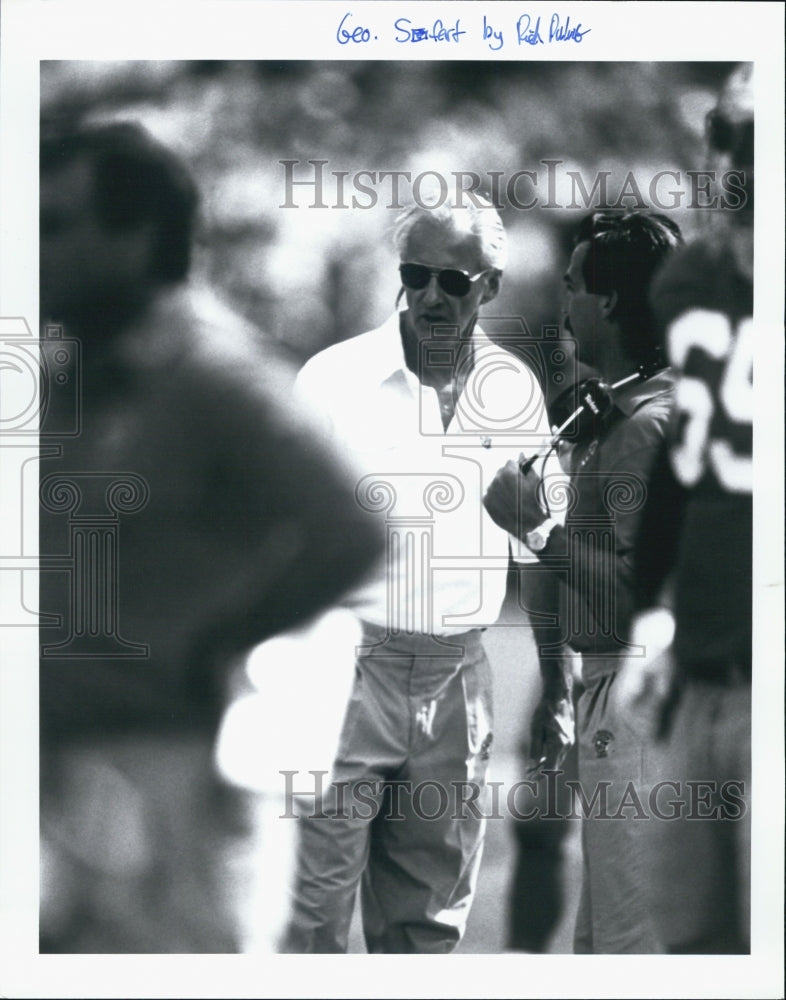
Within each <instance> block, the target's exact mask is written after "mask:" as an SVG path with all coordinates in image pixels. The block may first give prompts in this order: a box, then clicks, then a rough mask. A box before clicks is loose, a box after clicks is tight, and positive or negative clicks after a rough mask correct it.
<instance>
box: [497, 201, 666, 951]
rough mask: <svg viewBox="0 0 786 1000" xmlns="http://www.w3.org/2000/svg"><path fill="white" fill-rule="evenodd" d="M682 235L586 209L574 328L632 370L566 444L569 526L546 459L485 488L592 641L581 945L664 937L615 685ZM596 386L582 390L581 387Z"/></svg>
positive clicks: (578, 643)
mask: <svg viewBox="0 0 786 1000" xmlns="http://www.w3.org/2000/svg"><path fill="white" fill-rule="evenodd" d="M679 243H680V236H679V230H678V229H677V227H676V226H675V225H674V224H673V223H672V222H671V221H670V220H668V219H666V218H665V217H664V216H657V215H644V214H630V215H623V214H618V215H617V214H613V213H607V214H603V213H595V214H593V215H592V216H589V217H588V218H587V219H585V221H584V222H583V223H582V225H581V226H580V227H579V230H578V233H577V235H576V240H575V249H574V251H573V254H572V256H571V259H570V264H569V266H568V269H567V271H566V273H565V275H564V278H563V282H564V295H565V303H564V325H565V329H566V330H567V332H568V333H570V334H571V335H572V336H573V337H574V338H575V341H576V349H577V352H578V357H579V360H580V361H581V362H582V363H583V364H586V365H589V366H590V367H591V368H593V369H595V370H596V371H598V372H599V373H600V374H601V376H602V377H603V379H604V380H605V383H606V384H607V385H608V386H613V385H615V384H616V383H617V382H621V381H622V380H624V379H628V377H629V376H633V378H631V379H630V381H626V382H625V384H624V385H622V386H620V387H619V388H618V389H617V390H616V391H614V392H613V393H612V394H609V393H608V392H600V391H599V392H597V393H596V394H595V396H594V397H593V396H591V398H592V399H593V405H592V406H589V405H588V411H587V412H585V413H584V414H583V415H582V418H583V419H582V421H581V424H580V428H581V431H580V435H579V439H578V440H577V441H576V442H575V443H574V444H573V446H572V448H570V449H569V451H567V452H566V453H565V454H564V455H563V463H564V464H565V466H566V471H569V473H570V500H569V508H568V513H567V517H566V521H565V525H564V526H562V525H560V524H558V523H556V522H555V521H554V519H553V518H550V517H548V516H547V514H546V512H545V511H544V509H543V507H542V485H541V481H540V477H539V475H538V471H537V468H538V467H537V466H533V467H532V468H530V469H527V468H526V466H523V467H520V466H519V463H516V462H509V463H508V464H507V465H506V467H505V468H504V469H502V470H501V471H500V473H499V475H498V476H497V477H496V478H495V480H494V482H493V483H492V484H491V486H490V488H489V490H488V493H487V495H486V498H485V504H486V507H487V509H488V511H489V513H490V514H491V516H492V517H493V518H494V520H495V521H496V522H497V523H498V524H500V525H501V526H502V527H504V528H506V529H507V530H509V531H511V532H514V533H516V534H517V535H518V537H519V538H521V539H522V540H523V541H525V542H526V544H527V545H528V546H529V547H530V548H531V549H532V551H533V552H535V553H537V556H538V558H539V559H540V560H541V562H542V563H543V565H544V566H547V567H551V569H553V571H554V572H555V573H558V574H560V576H561V578H562V580H563V588H562V589H563V598H564V600H563V602H562V606H561V622H562V627H563V634H564V638H565V640H566V642H567V643H568V644H569V645H570V647H571V648H572V649H573V650H575V651H576V652H578V653H580V654H581V674H582V681H583V685H584V691H583V693H582V695H581V697H580V699H579V702H578V718H577V744H578V755H579V782H580V784H581V788H582V791H583V794H584V796H585V798H586V803H587V805H586V807H582V808H583V812H584V818H583V821H582V846H583V859H584V872H583V880H582V890H581V900H580V905H579V913H578V917H577V924H576V931H575V940H574V947H575V950H576V951H577V952H581V953H586V952H592V953H621V952H634V953H635V952H657V951H661V950H662V947H661V944H660V941H659V938H658V935H657V931H656V928H655V926H654V923H653V920H652V914H651V908H650V904H649V902H648V899H647V893H646V890H647V879H646V876H645V875H644V871H645V862H646V847H645V844H644V841H643V832H644V831H643V827H644V826H646V823H644V822H639V821H636V820H633V819H632V816H631V813H632V812H634V811H635V801H636V800H637V799H638V798H639V797H640V796H641V794H643V789H644V788H645V787H646V783H647V772H646V757H645V749H644V737H643V735H642V733H640V732H639V731H637V730H636V728H634V727H633V726H632V725H631V722H630V719H628V718H626V717H625V716H624V715H623V714H621V713H619V712H618V711H615V708H614V698H613V690H614V686H615V682H616V680H617V672H618V670H619V667H620V666H621V664H622V658H623V656H624V654H625V652H626V650H627V643H626V637H627V634H628V630H629V628H630V619H631V614H632V612H633V610H634V592H635V590H634V588H635V573H634V564H633V549H634V542H635V538H636V532H637V530H638V522H639V518H640V514H641V508H642V505H643V503H644V499H645V497H646V492H647V480H648V478H649V474H650V471H651V467H652V464H653V462H654V460H655V457H656V455H657V454H658V451H659V448H660V446H661V443H662V441H663V439H664V435H665V433H666V426H667V422H668V417H669V412H670V409H671V404H672V398H673V378H672V376H671V374H670V373H669V372H668V371H667V370H665V369H664V365H663V362H662V361H661V359H660V357H659V355H658V353H657V341H656V335H655V324H654V321H653V318H652V315H651V312H650V310H649V308H648V305H647V291H648V287H649V283H650V280H651V278H652V276H653V274H654V273H655V271H656V270H657V269H658V267H659V266H660V265H661V264H662V263H663V262H664V260H665V259H666V258H667V257H668V256H669V254H670V253H671V252H672V251H673V250H674V249H675V248H676V247H677V246H678V244H679ZM588 394H589V393H588V391H580V392H579V393H578V396H579V399H583V398H586V396H587V395H588ZM590 395H591V394H590ZM542 662H543V661H542ZM631 799H632V801H633V808H631V801H630V800H631ZM644 800H645V801H646V795H644ZM614 817H616V818H614ZM544 822H545V821H544Z"/></svg>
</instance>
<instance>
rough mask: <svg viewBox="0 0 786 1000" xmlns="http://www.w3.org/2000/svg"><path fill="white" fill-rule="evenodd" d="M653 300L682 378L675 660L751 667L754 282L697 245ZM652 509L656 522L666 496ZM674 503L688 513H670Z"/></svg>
mask: <svg viewBox="0 0 786 1000" xmlns="http://www.w3.org/2000/svg"><path fill="white" fill-rule="evenodd" d="M652 300H653V305H654V308H655V312H656V316H657V317H658V321H659V326H660V328H661V330H662V331H663V333H664V339H665V343H666V347H667V351H668V355H669V360H670V362H671V364H672V365H673V366H674V368H675V370H676V371H677V373H678V382H677V389H676V393H675V402H674V412H673V415H672V423H671V433H670V438H669V446H668V465H669V468H670V474H671V476H672V477H673V482H672V484H671V486H670V487H669V490H668V491H667V493H666V494H665V495H668V496H669V497H671V498H672V500H671V501H670V502H673V498H674V497H681V502H680V503H679V504H678V505H676V506H672V507H671V508H670V507H669V506H668V505H666V506H664V507H661V509H660V515H661V517H662V518H664V519H666V520H668V519H672V520H674V521H677V520H679V527H677V525H672V528H673V529H674V530H676V531H677V537H676V543H675V545H674V546H673V547H674V549H676V553H675V566H674V569H675V576H674V610H675V619H676V633H675V641H674V647H675V652H676V655H677V658H678V661H679V662H680V663H681V664H682V665H683V667H684V668H686V669H687V670H688V672H710V673H711V671H712V669H713V664H718V665H719V664H721V663H723V664H727V665H728V664H731V665H734V666H737V667H740V668H742V669H745V670H750V661H751V603H752V520H753V519H752V437H753V430H752V412H753V381H752V378H753V371H752V368H753V358H752V347H753V345H752V324H753V320H752V300H753V290H752V286H751V282H750V281H749V280H747V279H746V278H745V277H744V276H743V275H741V274H740V272H739V269H738V268H737V266H736V262H735V260H734V257H733V255H732V254H731V253H730V252H728V251H727V250H724V249H721V250H717V249H715V248H713V247H709V246H707V245H705V244H695V245H693V246H691V247H689V248H687V249H686V250H685V251H683V252H682V253H681V254H679V255H678V256H677V257H675V258H673V259H672V260H671V261H670V262H669V263H668V264H667V265H666V267H665V268H664V270H663V271H662V272H661V274H660V275H659V276H658V278H657V279H656V281H655V282H654V284H653V289H652ZM652 504H653V511H652V513H653V515H654V517H655V518H657V516H658V513H659V511H658V498H657V496H653V498H652ZM677 506H678V507H680V508H682V509H681V516H677V515H674V514H673V512H674V510H676V509H677ZM652 524H653V517H650V518H648V525H649V528H650V530H652ZM664 527H665V531H666V534H667V535H668V533H669V528H668V525H666V526H664ZM653 543H657V540H656V539H653V538H652V537H650V538H649V539H644V540H643V544H644V545H652V544H653ZM666 548H668V546H666Z"/></svg>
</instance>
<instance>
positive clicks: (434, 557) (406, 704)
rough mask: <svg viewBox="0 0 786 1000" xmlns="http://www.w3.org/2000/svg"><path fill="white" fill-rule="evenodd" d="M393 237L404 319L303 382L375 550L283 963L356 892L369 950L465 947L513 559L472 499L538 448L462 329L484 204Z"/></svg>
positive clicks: (393, 320)
mask: <svg viewBox="0 0 786 1000" xmlns="http://www.w3.org/2000/svg"><path fill="white" fill-rule="evenodd" d="M395 244H396V249H397V251H398V253H399V256H400V265H399V273H400V276H401V282H402V286H403V287H402V290H401V293H400V294H399V301H401V299H402V297H404V299H405V308H403V309H402V310H401V311H400V312H396V313H394V314H393V316H392V317H390V318H389V319H388V320H387V322H385V323H384V324H383V325H382V326H381V327H379V328H378V329H376V330H373V331H371V332H370V333H365V334H362V335H361V336H359V337H355V338H353V339H351V340H348V341H345V342H343V343H339V344H337V345H334V346H333V347H330V348H328V349H327V350H326V351H323V352H322V353H321V354H319V355H317V356H316V357H315V358H313V359H312V360H311V361H310V362H308V364H307V365H306V366H305V368H304V369H303V371H302V372H301V374H300V376H299V384H300V388H301V389H302V390H303V392H304V394H305V395H306V396H307V397H308V398H309V399H310V400H311V402H312V404H314V405H315V406H316V408H317V409H318V410H319V411H321V412H322V413H323V414H324V415H325V416H326V417H327V418H328V419H329V421H330V424H331V426H332V430H333V433H334V434H335V435H336V437H337V438H338V439H340V440H341V441H342V442H343V443H344V444H345V445H348V446H349V448H350V450H351V451H352V452H353V453H354V454H355V455H356V457H357V459H358V460H359V461H360V462H361V463H362V466H363V468H365V469H367V470H368V473H369V474H368V475H367V476H365V477H364V478H363V479H362V480H361V481H360V482H359V483H358V487H357V490H356V495H357V496H358V498H359V499H360V502H361V504H363V505H365V506H367V507H368V508H369V509H372V508H373V509H376V510H377V511H378V512H379V516H380V517H381V518H382V517H384V518H385V522H386V527H387V532H388V547H387V554H386V558H385V560H383V561H381V562H380V564H379V566H378V568H377V571H376V573H375V574H374V575H372V576H371V577H370V578H369V579H368V581H367V584H366V585H365V586H364V587H362V588H361V589H360V590H359V591H357V592H356V593H355V594H354V599H353V609H354V611H355V613H356V614H357V616H358V618H359V619H360V621H361V623H362V626H363V638H362V640H361V646H360V647H359V648H358V650H357V651H356V653H357V656H356V675H355V684H354V689H353V692H352V695H351V698H350V701H349V706H348V709H347V713H346V717H345V720H344V725H343V729H342V733H341V737H340V740H339V749H338V754H337V758H336V760H335V763H334V767H333V773H332V782H331V784H330V785H329V786H328V787H327V788H326V790H324V792H323V793H322V794H321V795H319V794H316V795H312V798H311V799H310V800H309V801H308V803H307V809H308V810H309V811H310V813H311V815H309V816H306V817H302V818H301V823H300V828H301V834H302V844H301V851H300V857H299V866H298V867H299V870H298V876H297V884H296V886H295V892H294V904H293V906H294V910H293V915H292V920H291V923H290V928H289V934H288V938H287V942H286V945H285V947H286V950H288V951H291V952H342V951H346V949H347V939H348V931H349V925H350V921H351V917H352V912H353V908H354V901H355V894H356V889H357V886H358V883H359V882H361V880H362V911H363V929H364V934H365V940H366V945H367V947H368V950H369V951H370V952H392V953H407V952H420V953H444V952H449V951H451V950H452V949H453V948H454V947H455V946H456V945H457V943H458V942H459V941H460V939H461V936H462V933H463V931H464V927H465V924H466V919H467V916H468V913H469V908H470V905H471V901H472V897H473V892H474V887H475V882H476V878H477V873H478V866H479V863H480V856H481V849H482V843H483V833H484V790H485V775H486V769H487V761H488V757H489V747H490V744H491V740H492V733H491V729H492V708H491V678H490V670H489V664H488V661H487V659H486V655H485V652H484V649H483V645H482V641H481V636H482V632H483V629H484V627H485V626H487V625H490V624H493V623H494V622H495V621H496V619H497V617H498V615H499V612H500V609H501V606H502V602H503V599H504V595H505V583H506V569H507V565H508V557H509V551H510V550H509V539H508V535H507V534H506V533H505V531H503V530H501V529H499V528H497V526H496V525H494V523H493V522H492V521H491V519H490V518H489V517H488V516H487V515H486V513H485V511H484V510H483V506H482V503H481V498H482V496H483V492H484V489H485V486H486V485H487V484H488V482H490V480H491V478H492V476H493V474H494V472H495V471H496V470H497V469H498V468H499V466H500V465H501V464H503V463H504V461H505V459H506V458H507V457H508V456H509V454H510V452H511V451H513V450H514V449H515V454H518V453H519V451H520V450H521V449H522V448H527V449H534V448H536V447H537V446H538V445H539V444H541V443H542V441H543V440H544V439H545V438H547V436H548V421H547V417H546V414H545V408H544V403H543V396H542V393H541V389H540V386H539V384H538V382H537V380H536V379H535V377H534V375H533V374H532V372H531V371H530V369H529V368H528V367H527V366H526V365H525V364H524V363H523V362H522V361H521V360H519V359H518V358H516V357H514V356H513V355H512V354H510V353H509V352H507V351H505V350H503V349H502V348H500V347H499V346H497V345H495V344H494V343H492V342H491V341H490V340H489V339H488V338H487V337H486V336H485V335H484V334H483V332H482V331H481V330H480V328H479V327H478V325H477V323H476V321H477V318H478V311H479V309H480V307H481V306H482V305H484V304H485V303H488V302H491V301H492V300H493V299H494V298H495V296H496V295H497V293H498V291H499V288H500V281H501V277H502V269H503V267H504V254H505V232H504V229H503V227H502V223H501V220H500V218H499V216H498V214H497V212H496V211H495V210H494V208H493V207H492V206H490V205H488V206H484V207H475V206H472V207H465V208H457V207H454V206H448V205H445V206H442V207H440V208H433V209H426V208H422V207H412V208H410V209H406V210H405V211H404V212H403V213H402V214H401V215H400V216H399V219H398V224H397V228H396V236H395ZM305 778H306V776H303V775H300V776H298V780H299V781H300V782H301V784H302V783H303V782H304V779H305ZM312 788H313V783H312ZM294 791H295V792H298V791H308V787H307V786H306V787H304V788H301V787H295V788H294ZM315 791H316V792H319V789H316V790H315Z"/></svg>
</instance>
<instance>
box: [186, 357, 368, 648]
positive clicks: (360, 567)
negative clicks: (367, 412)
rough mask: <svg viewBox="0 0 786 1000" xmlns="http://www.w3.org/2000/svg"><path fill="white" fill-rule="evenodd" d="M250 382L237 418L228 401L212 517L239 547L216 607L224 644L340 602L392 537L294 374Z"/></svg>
mask: <svg viewBox="0 0 786 1000" xmlns="http://www.w3.org/2000/svg"><path fill="white" fill-rule="evenodd" d="M241 388H243V390H244V391H242V392H239V394H238V396H237V397H236V399H235V405H234V408H233V411H232V416H231V418H230V420H227V418H226V409H227V408H226V406H225V405H222V406H221V407H220V412H221V414H222V415H223V423H222V424H221V426H220V429H219V428H216V431H215V433H216V434H219V433H220V436H221V438H222V439H223V440H224V441H225V442H227V441H229V442H231V445H230V449H229V452H228V453H226V454H225V457H224V461H223V468H222V469H221V470H220V471H217V472H215V473H214V474H215V475H216V477H217V478H219V479H220V480H221V487H220V490H219V493H220V496H221V497H222V504H221V507H220V509H219V510H216V511H215V512H213V516H214V517H218V518H219V519H220V522H221V523H220V524H219V528H220V530H222V531H223V532H225V534H226V537H227V541H228V544H231V545H234V546H236V547H237V549H238V558H237V571H236V573H235V574H234V576H233V578H232V581H231V586H226V587H224V588H223V592H222V593H221V594H220V595H217V600H216V604H215V607H214V608H213V609H212V623H211V626H210V631H211V633H212V636H211V641H212V642H215V643H218V644H220V645H221V646H222V648H223V650H224V652H231V651H240V650H243V649H246V648H249V647H250V646H252V645H255V644H256V643H259V642H261V641H262V640H264V639H266V638H268V637H270V636H271V635H274V634H276V633H278V632H280V631H283V630H285V629H288V628H291V627H293V626H297V625H300V624H303V623H305V622H307V621H308V620H309V618H311V617H312V616H313V615H315V614H316V613H317V612H319V611H320V610H322V609H323V608H326V607H328V606H330V605H333V604H336V603H338V602H339V600H340V598H341V597H342V595H343V594H344V593H345V592H346V591H347V590H348V589H349V588H350V587H351V586H352V585H353V584H355V583H357V582H358V580H359V579H360V578H361V576H362V575H363V574H364V573H365V571H367V570H368V569H369V568H370V566H371V564H372V563H373V562H374V560H375V559H376V558H377V557H378V556H379V554H380V552H381V549H382V546H383V536H382V533H381V530H380V528H379V525H378V523H377V522H376V520H375V519H374V518H373V517H372V515H370V514H368V513H367V512H366V511H364V510H363V509H362V508H361V507H360V505H359V504H358V502H357V500H356V497H355V485H356V481H357V476H356V474H355V472H354V470H353V469H352V467H351V465H350V464H349V462H348V460H347V458H346V456H344V455H343V454H341V453H340V452H339V450H338V449H337V448H336V446H335V445H334V443H333V442H331V441H330V440H329V439H328V437H327V436H326V434H325V433H324V430H323V428H322V427H320V426H319V423H318V422H316V421H315V420H314V419H313V417H312V416H311V415H310V414H309V413H307V412H305V410H304V409H303V408H302V407H301V406H300V405H299V403H298V401H297V399H296V397H295V395H294V393H293V391H292V387H291V381H290V382H289V383H288V384H287V383H286V380H284V382H283V385H282V384H276V385H274V384H273V379H271V378H270V377H269V373H268V377H267V378H266V381H265V382H263V383H261V384H259V383H257V384H254V385H253V386H249V384H248V381H247V380H244V382H241ZM225 448H226V445H225ZM204 631H205V633H206V632H207V631H208V629H205V630H204ZM206 641H207V640H206Z"/></svg>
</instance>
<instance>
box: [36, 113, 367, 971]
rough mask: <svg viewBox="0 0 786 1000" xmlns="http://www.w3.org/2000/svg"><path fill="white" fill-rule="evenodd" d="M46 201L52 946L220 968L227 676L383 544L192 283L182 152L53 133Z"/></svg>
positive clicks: (281, 393) (329, 595) (253, 355)
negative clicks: (198, 958)
mask: <svg viewBox="0 0 786 1000" xmlns="http://www.w3.org/2000/svg"><path fill="white" fill-rule="evenodd" d="M40 203H41V258H40V267H41V273H40V279H41V316H42V319H43V320H44V321H46V324H47V326H46V330H47V335H46V339H45V343H44V347H43V354H44V359H43V360H44V363H45V365H46V369H47V372H48V374H49V381H48V383H47V385H46V386H45V387H44V390H45V391H48V397H44V398H45V404H46V406H45V410H44V413H43V416H42V461H41V490H40V495H41V521H40V551H41V568H42V572H41V595H40V607H41V611H42V615H43V618H42V623H41V629H40V643H41V658H40V732H41V834H42V885H41V889H42V903H41V949H42V950H43V951H59V952H221V951H232V950H235V949H236V947H237V942H236V940H235V936H234V926H233V916H232V909H233V903H232V900H231V898H230V897H231V895H232V892H231V890H232V886H231V885H229V884H228V876H227V870H226V869H224V870H223V871H222V870H221V865H220V860H221V848H222V846H225V845H226V841H227V836H228V832H231V828H230V827H229V826H228V824H227V814H226V812H225V811H224V809H222V804H224V805H226V797H227V795H228V792H227V789H226V788H222V786H221V785H220V784H219V782H218V781H217V779H216V777H215V773H214V769H213V763H212V753H213V739H214V731H215V727H216V724H217V721H218V719H219V716H220V713H221V710H222V707H223V704H224V697H225V693H226V692H225V690H224V681H225V678H226V674H227V672H228V670H229V668H230V666H231V665H232V663H233V660H234V657H235V656H237V655H239V654H241V653H242V652H243V651H244V650H246V649H248V648H249V647H250V646H251V645H253V644H254V643H257V642H259V641H261V640H262V639H264V638H266V637H267V636H270V635H272V634H274V633H276V632H279V631H280V630H282V629H284V628H287V627H289V626H293V625H295V624H298V623H301V622H303V621H305V620H306V619H307V618H308V617H309V616H310V615H311V614H313V613H314V612H316V611H317V610H319V609H320V608H322V607H323V606H325V605H327V604H328V603H329V602H331V601H332V600H334V599H335V598H337V597H338V596H339V595H340V594H341V592H342V591H343V590H344V589H345V588H346V587H347V586H348V585H350V584H351V583H354V581H355V580H356V579H357V578H358V577H359V575H360V574H361V572H362V571H363V570H364V569H365V568H366V566H367V564H368V563H369V561H370V560H371V559H373V557H374V556H375V555H376V553H377V552H378V551H379V547H380V541H379V536H378V534H377V533H376V531H375V530H374V528H373V526H372V525H370V523H369V519H368V515H367V514H365V513H364V512H363V511H362V510H360V508H359V507H358V505H357V504H356V503H355V499H354V495H353V491H352V486H351V480H350V478H349V472H348V469H346V468H344V467H342V461H341V460H340V459H339V458H338V457H337V456H336V454H335V453H334V452H333V450H332V449H331V448H330V446H329V444H328V443H327V442H326V440H325V439H324V438H322V437H321V436H320V433H319V432H318V430H317V429H316V428H315V427H314V426H313V425H312V424H311V423H310V422H307V421H306V420H305V419H304V417H303V416H302V414H300V413H299V412H298V411H297V410H296V409H295V407H294V404H293V402H292V396H291V379H290V374H289V372H288V370H287V368H286V367H285V366H284V365H283V364H282V363H281V362H280V361H279V360H277V359H276V357H275V355H274V352H273V350H272V349H271V348H270V347H268V346H264V345H263V344H262V343H261V342H260V338H259V334H258V333H257V332H256V331H255V330H253V329H251V328H250V327H249V326H248V324H246V323H245V322H244V321H242V320H240V319H239V318H238V317H237V316H235V315H233V314H232V313H230V312H228V311H227V310H226V309H225V308H223V307H221V306H219V305H218V303H217V302H216V301H215V300H214V299H213V298H212V297H211V296H210V295H209V294H207V293H205V292H200V291H198V290H196V289H195V288H194V287H192V286H191V284H190V283H189V282H188V273H189V267H190V255H191V240H192V230H193V226H194V220H195V213H196V208H197V192H196V189H195V187H194V184H193V181H192V180H191V178H190V176H189V174H188V173H187V171H186V170H185V168H184V166H183V164H182V163H181V162H180V161H179V160H178V159H177V158H176V157H175V156H174V155H173V154H172V153H171V152H170V151H168V150H167V149H166V148H165V147H163V146H162V145H161V144H159V143H158V142H156V141H155V140H154V139H152V138H151V136H150V135H148V134H147V133H146V132H145V131H144V130H143V129H142V128H140V127H139V126H137V125H135V124H131V123H116V124H111V125H105V126H98V127H92V128H88V127H84V128H78V129H75V130H71V131H68V132H63V131H58V132H56V133H54V134H49V135H45V137H44V139H43V140H42V146H41V199H40ZM64 386H65V387H66V388H65V389H64ZM314 484H318V486H317V487H315V485H314ZM296 724H297V721H296V719H295V718H293V725H296Z"/></svg>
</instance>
